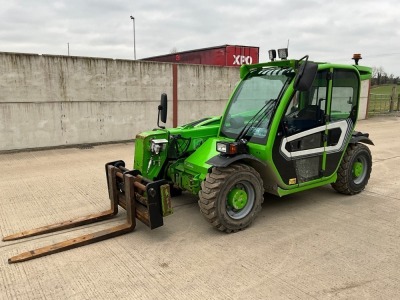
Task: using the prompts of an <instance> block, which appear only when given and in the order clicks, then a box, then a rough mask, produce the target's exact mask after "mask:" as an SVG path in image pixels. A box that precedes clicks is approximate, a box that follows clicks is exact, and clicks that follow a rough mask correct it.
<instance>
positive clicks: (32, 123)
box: [0, 53, 239, 151]
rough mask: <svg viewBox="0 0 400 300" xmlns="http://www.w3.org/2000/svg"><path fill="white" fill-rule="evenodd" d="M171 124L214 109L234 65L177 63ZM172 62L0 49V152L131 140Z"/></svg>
mask: <svg viewBox="0 0 400 300" xmlns="http://www.w3.org/2000/svg"><path fill="white" fill-rule="evenodd" d="M177 80H178V82H177V85H178V116H177V118H178V124H183V123H186V122H189V121H193V120H196V119H199V118H202V117H204V116H207V115H219V114H221V113H222V111H223V109H224V107H225V105H226V102H227V99H228V97H229V95H230V93H231V92H232V89H233V87H234V85H235V83H236V82H237V81H238V80H239V70H238V69H237V68H227V67H208V66H200V65H179V66H178V78H177ZM172 87H173V76H172V65H171V64H166V63H154V62H143V61H130V60H113V59H104V58H87V57H68V56H52V55H35V54H16V53H0V151H2V150H12V149H25V148H36V147H50V146H60V145H71V144H82V143H98V142H109V141H118V140H129V139H133V138H134V137H135V135H136V133H139V132H141V131H144V130H148V129H152V128H155V127H156V120H157V106H158V104H159V101H160V95H161V93H167V94H168V96H169V116H168V122H167V126H172V117H173V116H172V95H173V93H172Z"/></svg>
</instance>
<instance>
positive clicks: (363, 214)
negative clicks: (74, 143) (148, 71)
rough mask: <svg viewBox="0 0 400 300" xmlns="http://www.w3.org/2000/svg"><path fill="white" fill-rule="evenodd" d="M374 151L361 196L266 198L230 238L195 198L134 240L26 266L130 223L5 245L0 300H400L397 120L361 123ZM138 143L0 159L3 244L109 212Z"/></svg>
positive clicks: (184, 199) (328, 193)
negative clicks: (120, 164) (117, 164)
mask: <svg viewBox="0 0 400 300" xmlns="http://www.w3.org/2000/svg"><path fill="white" fill-rule="evenodd" d="M357 129H358V130H361V131H365V132H369V133H370V137H371V139H372V140H373V141H374V143H375V146H370V149H371V151H372V155H373V170H372V175H371V179H370V181H369V184H368V186H367V188H366V189H365V191H363V192H362V193H360V194H358V195H355V196H344V195H341V194H338V193H336V192H335V191H334V190H333V189H332V188H331V187H330V186H326V187H321V188H317V189H314V190H311V191H306V192H302V193H299V194H295V195H291V196H287V197H284V198H278V197H272V196H267V197H266V200H265V202H264V205H263V208H262V211H261V213H260V214H259V216H258V218H257V219H256V220H255V222H254V223H253V224H252V225H251V226H250V227H249V228H248V229H246V230H244V231H242V232H238V233H235V234H224V233H221V232H218V231H217V230H215V229H213V228H212V227H211V226H210V225H209V224H208V223H207V222H206V221H205V220H204V219H203V217H202V216H201V214H200V212H199V208H198V205H197V198H196V197H195V196H191V195H188V194H184V195H183V196H180V197H176V198H174V199H173V206H174V214H173V215H171V216H168V217H167V218H165V220H164V221H165V224H164V226H163V227H161V228H158V229H155V230H153V231H151V230H150V229H149V228H147V227H146V226H145V225H143V224H142V223H140V222H138V225H137V227H136V229H135V231H134V232H133V233H129V234H126V235H123V236H120V237H116V238H112V239H109V240H106V241H102V242H99V243H96V244H91V245H88V246H84V247H81V248H77V249H73V250H69V251H66V252H61V253H57V254H54V255H50V256H46V257H42V258H38V259H35V260H31V261H27V262H22V263H18V264H11V265H10V264H8V263H7V259H8V258H9V257H11V256H13V255H16V254H19V253H21V252H25V251H28V250H31V249H35V248H38V247H42V246H46V245H49V244H52V243H55V242H61V241H63V240H66V239H68V238H73V237H76V236H80V235H82V234H86V233H91V232H95V231H97V230H100V229H104V228H108V227H111V226H113V225H116V224H119V223H122V222H123V221H124V219H125V212H124V211H123V212H121V213H120V214H119V215H118V216H117V218H116V219H113V220H108V221H104V222H102V223H98V224H95V225H90V226H87V227H83V228H75V229H69V230H65V231H62V232H57V233H51V234H47V235H44V236H39V237H32V238H28V239H26V240H18V241H11V242H0V299H331V298H334V299H400V185H399V178H400V168H399V166H400V153H399V149H400V130H399V129H400V118H399V117H397V116H393V115H391V116H380V117H373V118H371V119H368V120H364V121H360V122H359V123H358V126H357ZM133 149H134V144H133V143H126V144H114V145H102V146H95V147H94V148H92V149H78V148H69V149H57V150H44V151H30V152H19V153H8V154H1V155H0V164H1V166H2V172H1V173H0V235H1V236H5V235H9V234H12V233H15V232H18V231H22V230H26V229H32V228H35V227H39V226H43V225H47V224H51V223H55V222H58V221H63V220H66V219H70V218H73V217H78V216H81V215H85V214H89V213H94V212H100V211H103V210H105V209H107V208H108V205H109V200H108V194H107V185H106V179H105V174H104V163H106V162H108V161H113V160H117V159H123V160H125V161H126V162H128V165H129V166H131V165H132V160H133Z"/></svg>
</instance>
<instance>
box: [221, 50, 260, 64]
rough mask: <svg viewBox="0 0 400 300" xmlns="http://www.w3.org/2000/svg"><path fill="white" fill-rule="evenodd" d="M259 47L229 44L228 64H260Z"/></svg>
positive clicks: (227, 51)
mask: <svg viewBox="0 0 400 300" xmlns="http://www.w3.org/2000/svg"><path fill="white" fill-rule="evenodd" d="M258 52H259V48H258V47H245V46H227V47H226V65H227V66H232V67H240V66H241V65H251V64H258Z"/></svg>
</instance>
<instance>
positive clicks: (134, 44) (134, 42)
mask: <svg viewBox="0 0 400 300" xmlns="http://www.w3.org/2000/svg"><path fill="white" fill-rule="evenodd" d="M131 19H132V23H133V58H134V59H135V60H136V35H135V18H134V17H132V16H131Z"/></svg>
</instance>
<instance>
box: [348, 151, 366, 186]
mask: <svg viewBox="0 0 400 300" xmlns="http://www.w3.org/2000/svg"><path fill="white" fill-rule="evenodd" d="M367 165H368V162H367V158H366V157H365V156H359V157H357V158H356V160H355V161H354V163H353V172H352V173H353V181H354V183H355V184H360V183H362V182H363V181H364V179H365V177H366V176H367Z"/></svg>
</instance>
